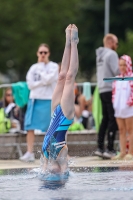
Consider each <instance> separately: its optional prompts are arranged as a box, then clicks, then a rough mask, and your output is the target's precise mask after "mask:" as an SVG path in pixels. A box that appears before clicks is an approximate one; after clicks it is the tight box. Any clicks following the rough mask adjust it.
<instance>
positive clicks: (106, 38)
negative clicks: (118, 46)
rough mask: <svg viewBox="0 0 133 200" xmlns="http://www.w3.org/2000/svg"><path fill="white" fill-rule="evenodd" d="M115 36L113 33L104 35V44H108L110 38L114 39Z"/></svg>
mask: <svg viewBox="0 0 133 200" xmlns="http://www.w3.org/2000/svg"><path fill="white" fill-rule="evenodd" d="M114 37H116V35H114V34H112V33H108V34H107V35H105V36H104V38H103V44H104V45H105V44H107V43H108V42H109V40H114Z"/></svg>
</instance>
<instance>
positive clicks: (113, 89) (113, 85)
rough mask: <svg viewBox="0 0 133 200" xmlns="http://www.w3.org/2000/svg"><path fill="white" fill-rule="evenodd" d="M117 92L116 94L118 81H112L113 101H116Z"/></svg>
mask: <svg viewBox="0 0 133 200" xmlns="http://www.w3.org/2000/svg"><path fill="white" fill-rule="evenodd" d="M115 94H116V81H114V82H113V83H112V103H114V99H115Z"/></svg>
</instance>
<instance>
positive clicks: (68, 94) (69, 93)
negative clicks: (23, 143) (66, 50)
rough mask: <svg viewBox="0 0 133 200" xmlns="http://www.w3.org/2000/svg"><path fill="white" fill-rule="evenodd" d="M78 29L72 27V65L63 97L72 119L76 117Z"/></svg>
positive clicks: (66, 114)
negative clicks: (75, 85)
mask: <svg viewBox="0 0 133 200" xmlns="http://www.w3.org/2000/svg"><path fill="white" fill-rule="evenodd" d="M78 41H79V39H78V29H77V27H76V26H75V25H72V28H71V57H70V66H69V70H68V72H67V75H66V80H65V85H64V90H63V94H62V98H61V108H62V110H63V113H64V115H65V117H67V118H68V119H72V118H73V117H74V98H75V97H74V83H75V77H76V74H77V72H78V66H79V60H78V49H77V44H78Z"/></svg>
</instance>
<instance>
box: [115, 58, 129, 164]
mask: <svg viewBox="0 0 133 200" xmlns="http://www.w3.org/2000/svg"><path fill="white" fill-rule="evenodd" d="M119 68H120V75H119V76H118V77H124V76H133V72H132V61H131V58H130V57H129V56H127V55H123V56H121V57H120V60H119ZM112 101H113V107H114V110H115V117H116V121H117V124H118V128H119V136H120V154H118V155H116V156H114V157H113V158H112V159H113V160H120V159H125V160H131V159H133V81H115V82H114V83H113V92H112ZM127 133H128V135H129V151H128V153H127V154H126V143H127V136H126V134H127Z"/></svg>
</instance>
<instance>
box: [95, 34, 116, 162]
mask: <svg viewBox="0 0 133 200" xmlns="http://www.w3.org/2000/svg"><path fill="white" fill-rule="evenodd" d="M103 44H104V47H100V48H98V49H97V50H96V65H97V81H98V89H99V92H100V99H101V102H102V115H103V118H102V122H101V125H100V129H99V133H98V149H97V151H95V155H97V156H101V157H105V158H111V157H112V156H114V153H115V152H114V146H113V145H114V140H115V133H116V131H117V124H116V120H115V117H114V109H113V105H112V84H111V82H110V83H109V82H104V81H103V78H105V77H112V76H116V75H118V74H119V67H118V55H117V53H116V52H115V51H116V49H117V47H118V39H117V37H116V36H115V35H114V34H107V35H105V37H104V39H103ZM106 131H107V134H108V146H107V149H106V151H105V152H104V138H105V134H106Z"/></svg>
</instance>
